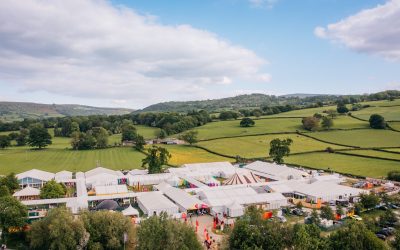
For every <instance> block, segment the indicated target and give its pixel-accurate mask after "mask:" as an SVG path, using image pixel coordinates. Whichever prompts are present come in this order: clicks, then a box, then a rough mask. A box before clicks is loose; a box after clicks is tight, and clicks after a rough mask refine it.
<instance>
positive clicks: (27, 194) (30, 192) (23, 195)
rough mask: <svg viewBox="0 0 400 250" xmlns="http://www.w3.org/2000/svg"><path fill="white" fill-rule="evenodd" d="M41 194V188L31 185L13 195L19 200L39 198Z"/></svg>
mask: <svg viewBox="0 0 400 250" xmlns="http://www.w3.org/2000/svg"><path fill="white" fill-rule="evenodd" d="M39 195H40V190H39V189H37V188H33V187H29V186H27V187H26V188H24V189H22V190H19V191H17V192H15V193H14V194H13V196H14V197H15V198H17V199H18V200H35V199H39Z"/></svg>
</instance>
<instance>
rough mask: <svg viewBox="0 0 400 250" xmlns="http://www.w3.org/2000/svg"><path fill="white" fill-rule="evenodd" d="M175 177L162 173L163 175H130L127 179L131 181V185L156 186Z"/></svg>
mask: <svg viewBox="0 0 400 250" xmlns="http://www.w3.org/2000/svg"><path fill="white" fill-rule="evenodd" d="M172 176H173V175H172V174H171V173H162V174H147V175H130V174H128V175H127V177H128V179H129V183H130V185H133V186H134V185H136V184H137V183H139V184H140V185H156V184H159V183H161V182H163V181H166V180H168V179H169V178H171V177H172Z"/></svg>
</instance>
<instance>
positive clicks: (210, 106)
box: [135, 94, 336, 112]
mask: <svg viewBox="0 0 400 250" xmlns="http://www.w3.org/2000/svg"><path fill="white" fill-rule="evenodd" d="M298 95H302V96H298ZM305 95H306V94H295V95H293V96H291V95H290V96H289V95H288V96H274V95H264V94H249V95H238V96H235V97H228V98H222V99H213V100H202V101H187V102H163V103H157V104H154V105H151V106H148V107H146V108H144V109H142V110H138V111H135V112H155V111H157V112H159V111H175V112H186V111H190V110H197V109H204V110H207V111H210V112H213V111H219V110H227V109H242V108H257V107H261V106H263V105H267V106H277V105H286V104H289V105H306V104H308V103H315V102H316V101H318V99H319V97H321V98H325V99H326V98H328V97H330V96H328V95H311V94H308V95H307V96H305ZM335 98H336V97H335Z"/></svg>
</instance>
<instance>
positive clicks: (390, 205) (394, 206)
mask: <svg viewBox="0 0 400 250" xmlns="http://www.w3.org/2000/svg"><path fill="white" fill-rule="evenodd" d="M389 207H390V208H392V209H399V208H400V207H399V206H397V205H395V204H389Z"/></svg>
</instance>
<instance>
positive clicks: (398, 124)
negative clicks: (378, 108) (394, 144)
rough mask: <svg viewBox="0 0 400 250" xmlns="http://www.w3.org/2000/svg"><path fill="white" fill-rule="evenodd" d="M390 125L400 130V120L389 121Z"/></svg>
mask: <svg viewBox="0 0 400 250" xmlns="http://www.w3.org/2000/svg"><path fill="white" fill-rule="evenodd" d="M389 125H390V127H392V128H393V129H396V130H398V131H400V122H389Z"/></svg>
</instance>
